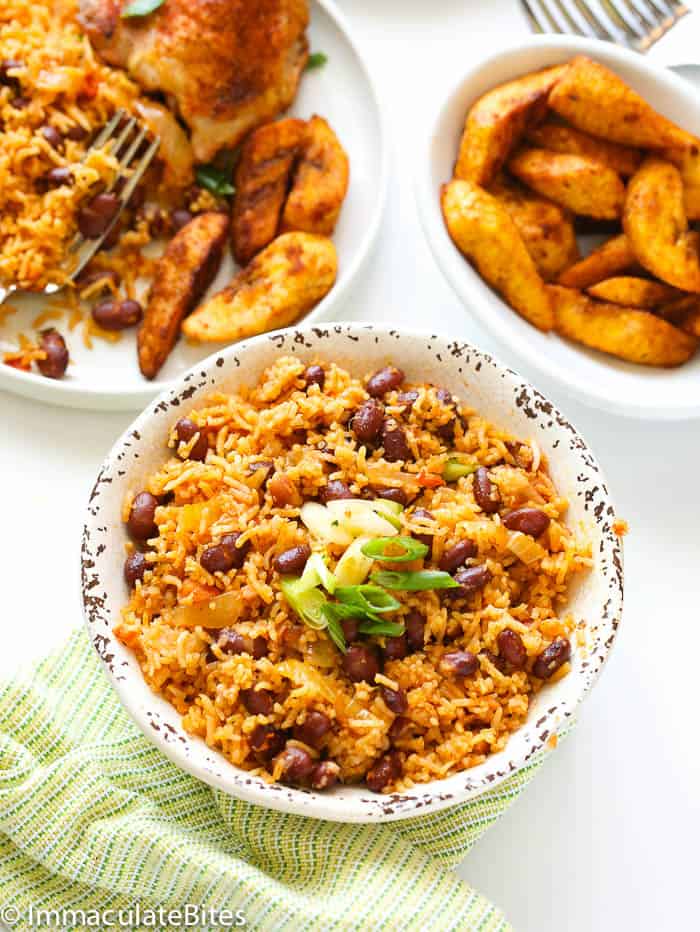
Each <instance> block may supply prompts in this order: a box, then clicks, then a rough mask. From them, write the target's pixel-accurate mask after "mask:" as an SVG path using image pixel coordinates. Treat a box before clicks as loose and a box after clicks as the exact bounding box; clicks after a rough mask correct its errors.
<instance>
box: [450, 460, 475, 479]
mask: <svg viewBox="0 0 700 932" xmlns="http://www.w3.org/2000/svg"><path fill="white" fill-rule="evenodd" d="M478 468H479V467H478V466H477V465H476V463H463V462H462V461H461V460H458V459H450V460H448V461H447V462H446V463H445V468H444V469H443V470H442V478H443V479H444V480H445V482H456V480H457V479H461V478H462V476H471V474H472V473H473V472H476V471H477V469H478Z"/></svg>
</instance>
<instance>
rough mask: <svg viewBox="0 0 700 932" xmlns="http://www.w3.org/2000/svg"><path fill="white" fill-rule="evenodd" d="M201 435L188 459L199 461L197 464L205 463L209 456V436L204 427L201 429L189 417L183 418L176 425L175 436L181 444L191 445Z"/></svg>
mask: <svg viewBox="0 0 700 932" xmlns="http://www.w3.org/2000/svg"><path fill="white" fill-rule="evenodd" d="M195 434H199V437H198V438H197V440H196V442H195V444H194V446H193V447H192V449H191V450H190V452H189V454H188V457H187V458H188V459H190V460H197V462H200V463H201V462H203V461H204V460H205V459H206V456H207V450H208V449H209V444H208V442H207V434H206V431H205V430H204V428H203V427H200V426H199V425H198V424H195V422H194V421H193V420H192V418H189V417H181V418H180V420H179V421H178V422H177V424H176V425H175V435H176V436H177V439H178V440H179V441H180V442H181V443H189V442H190V440H191V439H192V438H193V437H194V436H195Z"/></svg>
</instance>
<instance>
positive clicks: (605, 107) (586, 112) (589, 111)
mask: <svg viewBox="0 0 700 932" xmlns="http://www.w3.org/2000/svg"><path fill="white" fill-rule="evenodd" d="M549 106H550V108H551V109H552V110H554V111H555V112H556V113H558V114H559V116H562V117H564V119H566V120H568V121H569V123H572V124H573V125H574V126H575V127H576V128H577V129H580V130H583V131H584V132H586V133H591V134H592V135H593V136H599V137H601V138H602V139H608V140H610V141H611V142H618V143H620V144H622V145H625V146H638V147H640V148H649V149H664V148H666V147H680V148H681V149H685V148H686V147H687V146H688V145H690V144H692V141H693V137H692V136H691V135H690V133H686V132H685V131H684V130H682V129H680V128H679V127H678V126H676V125H675V124H674V123H672V122H671V121H670V120H667V119H666V117H663V116H661V114H660V113H657V112H656V110H654V108H653V107H651V106H650V105H649V104H648V103H647V102H646V100H644V99H643V98H642V97H640V96H639V94H637V93H636V91H633V90H632V88H631V87H630V86H629V85H628V84H626V83H625V82H624V81H623V80H622V78H620V77H619V76H618V75H616V74H615V72H614V71H611V70H610V69H609V68H606V67H605V65H601V64H600V62H596V61H593V60H592V59H590V58H587V57H586V56H585V55H577V56H576V58H574V59H573V60H572V61H571V63H570V65H569V69H568V70H567V72H566V74H564V75H563V76H562V78H561V80H560V81H558V82H557V84H555V86H554V87H553V88H552V92H551V94H550V95H549Z"/></svg>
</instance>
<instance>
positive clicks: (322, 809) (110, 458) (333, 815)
mask: <svg viewBox="0 0 700 932" xmlns="http://www.w3.org/2000/svg"><path fill="white" fill-rule="evenodd" d="M330 333H332V334H339V335H346V336H348V337H349V339H350V340H352V341H353V342H354V344H355V345H356V344H357V342H359V339H361V336H362V335H369V336H370V337H371V338H372V339H373V340H374V342H375V343H376V342H378V341H379V340H382V339H383V340H385V341H386V343H387V345H388V344H389V341H391V342H392V343H395V341H396V338H397V334H398V335H399V337H400V338H405V339H407V340H417V341H420V343H421V344H425V343H426V340H427V341H429V342H428V348H429V349H431V348H432V346H431V342H430V341H432V343H434V344H436V345H437V346H439V348H440V349H441V350H442V351H443V352H444V351H449V352H450V353H451V354H452V355H454V356H460V355H461V356H466V357H467V358H468V360H469V361H471V360H475V361H476V363H475V368H474V370H470V371H471V372H472V373H478V372H480V371H481V369H482V366H488V367H491V368H493V369H495V370H496V372H497V374H498V375H499V376H500V378H501V379H504V380H506V384H508V385H509V387H510V388H512V389H513V390H514V392H516V393H519V401H520V400H522V402H523V404H524V405H525V406H526V411H527V408H528V407H529V409H531V410H532V412H533V413H532V414H529V412H528V416H531V417H533V418H539V419H541V424H540V426H542V427H543V429H544V430H547V431H551V430H553V429H554V425H556V426H557V427H560V428H562V429H564V430H565V431H566V432H567V433H570V434H571V437H570V438H569V450H568V451H565V453H563V454H562V462H565V461H566V460H575V461H576V462H577V466H578V468H580V469H585V470H587V471H588V472H589V473H590V477H591V478H592V479H593V480H594V481H595V486H594V487H592V488H591V487H589V491H588V492H587V493H586V497H587V499H588V497H589V495H591V496H593V498H592V499H591V510H592V512H593V513H594V514H595V515H596V520H597V521H599V522H600V521H601V515H608V516H611V515H614V506H613V504H612V499H611V496H610V494H609V492H608V489H607V485H606V482H605V477H604V475H603V472H602V470H601V468H600V466H599V464H598V462H597V460H596V458H595V456H594V455H593V453H592V452H591V450H590V449H589V448H588V445H587V444H586V442H585V440H584V439H583V438H582V437H581V435H580V434H579V433H578V431H577V430H576V428H575V427H574V426H573V425H572V424H571V423H570V421H568V419H567V418H566V417H565V416H564V415H562V414H561V413H560V412H559V411H558V409H557V408H556V406H554V405H553V404H552V403H551V402H549V401H548V400H547V399H546V398H545V397H544V396H543V395H542V394H541V393H540V392H539V391H537V389H535V388H534V387H533V386H531V385H530V383H529V382H527V380H525V379H523V378H521V377H520V376H519V375H518V374H517V373H515V372H513V371H512V370H511V369H509V368H508V367H506V366H504V365H503V364H502V363H501V362H499V361H497V360H496V359H494V358H493V357H492V356H490V355H489V354H488V353H485V352H483V351H481V350H479V349H477V348H475V347H473V346H472V345H471V344H469V343H466V342H465V343H455V341H453V340H450V338H449V337H447V336H444V337H440V336H437V335H435V334H430V333H429V332H428V331H421V330H413V329H406V330H404V329H401V330H397V329H396V328H393V327H391V326H390V325H383V324H379V325H378V324H375V323H363V322H359V323H358V322H351V323H342V322H341V323H337V324H334V325H332V327H331V328H328V329H326V330H322V329H320V328H318V327H305V328H288V329H287V330H281V331H276V332H275V333H273V334H262V335H260V336H257V337H253V338H251V339H250V340H246V341H242V342H241V343H238V344H234V345H232V346H229V347H226V349H224V350H223V351H220V352H218V353H214V354H212V355H211V356H210V357H208V358H207V359H206V360H204V362H202V363H200V364H199V365H198V366H197V367H195V368H193V369H191V370H189V372H187V373H185V374H184V375H183V376H182V377H181V378H180V379H179V380H178V382H177V384H176V385H175V386H172V387H169V388H167V389H165V390H164V391H163V392H161V394H160V395H159V396H158V397H157V398H156V399H155V400H154V401H153V402H152V403H151V404H150V405H149V406H148V407H147V408H146V409H145V410H144V411H143V412H142V413H141V414H140V415H139V416H138V417H137V418H136V419H135V421H134V422H133V423H132V424H131V425H130V426H129V427H128V428H127V429H126V430H125V431H124V433H123V434H122V435H121V436H120V437H119V439H118V440H117V441H116V442H115V444H114V446H113V447H112V449H111V450H110V452H109V453H108V455H107V457H106V458H105V460H104V462H103V465H102V467H101V469H100V471H99V474H98V476H97V479H96V481H95V484H94V486H93V489H92V492H91V494H90V498H89V501H88V505H87V515H86V519H85V522H84V526H83V534H82V547H81V604H82V610H83V618H84V622H85V625H86V628H87V633H88V636H89V638H90V640H91V643H92V645H93V647H94V648H95V650H96V652H97V654H98V656H99V657H100V659H101V661H102V664H103V667H104V670H105V673H106V675H107V677H108V679H109V680H110V682H111V683H112V686H113V687H114V688H115V690H116V692H117V694H118V696H119V699H120V701H121V704H122V706H123V707H124V709H125V711H126V712H127V713H128V714H129V716H130V717H131V719H132V720H133V721H134V722H135V724H136V725H137V726H138V727H139V728H140V729H141V731H142V733H143V734H144V736H145V737H146V738H147V739H148V740H149V741H151V742H152V743H153V744H155V745H156V746H157V747H158V748H159V750H161V751H162V752H163V753H164V754H165V755H166V756H167V757H168V758H169V759H170V760H171V761H172V762H173V763H174V764H176V765H177V766H178V767H180V769H182V770H184V771H186V772H188V773H190V774H191V775H192V776H195V777H197V778H198V779H200V780H203V781H204V782H205V783H207V784H209V785H210V786H212V787H214V788H215V789H218V790H222V791H223V792H225V793H227V794H228V795H231V796H234V797H236V798H239V799H242V800H244V801H247V802H251V803H256V804H258V805H262V806H265V807H267V808H271V809H277V810H280V811H283V812H288V813H291V814H295V815H306V816H311V817H314V818H320V819H324V820H328V821H337V822H362V823H377V822H389V821H396V820H402V819H406V818H410V817H415V816H417V815H423V814H428V813H431V814H432V813H435V812H438V811H439V810H442V809H445V808H447V807H451V806H454V805H456V804H458V803H463V802H466V801H468V800H471V799H474V798H475V797H478V796H479V795H481V794H482V793H484V792H486V791H488V790H491V789H494V788H496V787H497V786H498V785H499V784H500V783H502V782H503V781H504V780H506V779H507V778H508V777H510V776H512V775H513V774H514V773H516V772H518V771H520V770H521V769H522V768H524V767H526V766H527V765H528V764H529V763H531V762H532V760H533V758H535V757H536V756H537V755H540V754H545V753H547V752H549V751H551V749H552V747H553V744H552V736H556V734H558V733H560V732H563V731H565V730H566V729H567V728H568V726H569V724H570V722H571V720H572V717H573V715H574V714H575V711H576V709H577V707H578V705H579V704H580V703H581V702H582V701H583V699H584V698H585V697H586V696H587V695H588V693H589V691H590V689H591V688H592V686H593V685H594V683H595V682H596V681H597V679H598V677H599V675H600V673H601V671H602V669H603V667H604V665H605V663H606V662H607V660H608V657H609V654H610V650H611V648H612V645H613V643H614V641H615V638H616V634H617V631H618V628H619V624H620V621H621V616H622V607H623V593H624V568H623V546H622V541H621V539H620V538H618V537H616V536H615V535H613V533H612V531H610V532H607V533H605V534H604V535H603V536H601V544H600V553H601V557H600V565H601V566H602V565H603V564H605V565H607V566H609V569H610V572H609V574H608V573H605V574H604V573H602V572H600V575H601V577H603V576H606V577H608V575H609V578H605V580H604V583H603V585H604V587H605V593H606V599H605V605H604V617H605V618H606V619H607V620H608V621H609V627H610V635H609V636H608V637H607V638H606V640H605V642H602V643H600V650H599V655H598V656H597V657H596V658H595V663H593V662H590V663H589V662H588V661H585V662H584V664H583V666H584V667H586V671H585V674H584V673H581V674H580V675H578V676H577V677H576V683H577V688H576V690H575V691H572V692H573V695H572V696H571V697H564V698H561V699H558V701H557V703H555V704H554V706H553V707H550V708H548V709H547V710H546V712H544V713H543V714H542V715H541V716H540V718H538V720H537V721H536V722H535V723H532V724H533V725H534V726H535V727H536V728H537V729H538V735H537V738H536V739H535V737H534V736H531V738H530V739H529V740H530V741H532V743H531V744H530V745H529V747H528V749H527V750H526V751H525V750H523V751H522V752H521V753H519V754H515V753H512V754H511V755H505V757H506V764H505V766H502V769H500V770H496V771H495V772H494V770H493V769H492V770H491V771H489V772H488V773H486V774H485V775H483V776H482V777H481V778H480V779H479V780H473V779H471V778H470V771H469V770H467V771H461V772H459V773H457V774H454V775H452V776H451V777H448V778H445V779H443V780H440V781H433V782H431V783H426V784H417V785H416V786H415V787H414V788H413V789H412V790H411V791H407V792H406V793H404V794H392V795H388V796H386V795H382V794H373V793H369V796H364V797H360V798H359V799H358V800H353V801H352V806H350V805H349V804H348V801H347V800H340V801H338V800H337V798H336V800H335V802H334V796H333V795H332V794H322V793H318V792H313V791H307V790H300V789H295V788H292V787H288V786H282V785H280V784H269V783H265V782H264V781H263V780H261V779H260V778H258V777H254V776H252V775H251V774H250V773H249V772H247V771H244V770H241V769H239V768H236V767H234V765H232V764H230V763H229V762H228V761H226V760H225V758H223V756H222V755H221V754H220V753H219V752H218V751H214V750H212V749H211V748H208V747H207V746H206V745H205V743H204V742H203V741H202V740H201V739H199V738H195V737H193V736H191V735H188V734H187V733H186V732H185V731H184V729H183V728H182V726H181V724H180V727H179V729H178V728H177V727H173V726H172V724H167V723H166V725H165V727H158V728H156V725H155V723H156V721H159V722H162V721H163V719H161V718H160V717H159V713H158V712H157V710H156V711H155V712H154V711H153V710H152V709H151V708H146V707H144V708H141V704H140V702H139V701H138V700H137V699H136V697H135V696H134V695H133V694H132V693H131V692H130V689H129V677H126V676H124V675H123V674H122V673H121V672H120V671H119V670H118V669H117V662H116V660H115V649H119V650H126V648H122V647H121V645H115V643H114V641H113V637H112V636H111V627H112V624H113V622H114V620H115V618H116V617H118V611H119V608H120V607H121V605H116V606H115V605H112V606H111V608H112V610H113V611H112V613H111V615H110V604H109V603H110V597H109V596H108V594H107V589H106V586H105V585H104V583H102V581H101V578H100V574H99V571H98V569H97V568H96V567H98V566H99V555H100V553H101V552H103V551H104V550H105V544H104V541H105V540H106V539H107V538H108V537H109V534H110V527H111V526H114V524H115V522H114V518H113V516H110V515H109V514H103V512H102V510H101V508H102V506H101V502H100V494H101V487H102V486H104V485H106V486H111V484H112V482H113V481H114V480H115V478H116V477H119V478H118V479H117V481H122V480H123V481H127V480H126V479H125V478H124V477H125V476H126V475H128V470H127V468H126V465H125V462H124V461H125V460H126V459H128V457H129V456H136V457H137V458H138V454H137V453H135V452H134V451H135V450H136V449H137V448H138V444H139V443H140V442H142V440H143V434H144V433H146V432H147V429H148V426H149V425H150V424H151V423H152V422H154V418H155V416H156V415H157V414H162V413H163V412H166V411H170V410H171V409H173V408H177V409H178V410H179V409H180V405H181V404H193V403H196V402H197V401H198V400H199V396H200V393H201V394H205V393H206V392H208V391H211V390H212V388H214V386H215V384H216V381H217V379H216V376H217V372H225V371H226V369H225V365H226V363H227V362H232V363H234V364H235V366H236V367H242V365H243V363H242V361H241V360H239V359H238V357H242V356H244V355H245V353H246V352H248V351H249V350H250V349H254V348H256V347H258V346H260V345H261V344H263V343H265V342H267V341H270V342H272V344H273V345H274V347H275V351H276V353H282V352H283V351H285V350H288V351H290V352H291V351H293V349H294V346H295V345H297V346H298V345H299V344H300V343H301V344H302V345H303V344H304V340H305V337H306V336H310V335H312V334H313V335H315V336H316V337H319V338H320V337H322V336H328V335H329V334H330ZM281 339H284V340H289V344H288V346H285V345H284V344H283V343H282V342H280V340H281ZM435 353H436V355H437V350H436V351H435ZM438 358H439V357H438ZM460 371H461V370H460ZM535 412H536V413H535ZM159 423H160V422H159ZM561 446H562V448H564V445H563V444H562V445H561ZM557 448H558V449H559V445H557ZM594 503H595V507H593V504H594ZM587 507H588V506H587ZM610 520H612V519H610ZM100 537H102V540H101V541H100V542H99V543H98V541H99V540H100ZM601 602H602V599H601ZM138 672H139V673H140V672H141V671H140V668H138ZM149 698H151V696H150V694H149ZM152 699H153V703H154V707H155V704H156V703H157V702H158V701H160V702H165V700H163V699H162V698H161V697H159V696H157V695H156V694H153V695H152ZM170 708H172V707H170ZM175 714H176V715H177V721H178V723H179V722H180V716H179V714H177V713H175ZM523 727H525V726H523ZM191 747H194V749H195V751H196V753H193V754H190V753H189V748H191ZM501 753H504V752H501ZM501 764H503V762H501ZM482 766H483V765H482Z"/></svg>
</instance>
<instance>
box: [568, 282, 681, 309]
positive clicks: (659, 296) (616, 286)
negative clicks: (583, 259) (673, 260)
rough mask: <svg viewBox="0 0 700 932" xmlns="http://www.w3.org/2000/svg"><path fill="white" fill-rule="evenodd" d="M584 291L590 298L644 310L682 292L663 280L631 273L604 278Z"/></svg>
mask: <svg viewBox="0 0 700 932" xmlns="http://www.w3.org/2000/svg"><path fill="white" fill-rule="evenodd" d="M586 291H587V292H588V294H589V295H590V296H591V297H592V298H596V299H597V300H599V301H608V302H609V303H610V304H620V305H622V306H623V307H637V308H642V309H644V310H651V309H652V308H657V307H661V306H662V305H664V304H666V303H668V302H669V301H674V300H675V299H676V298H679V297H681V296H682V292H680V291H678V289H677V288H672V287H671V286H670V285H665V284H664V283H663V282H653V281H650V280H649V279H648V278H636V277H635V276H633V275H620V276H617V277H615V278H606V279H604V280H603V281H602V282H598V283H597V284H595V285H591V286H590V288H587V289H586Z"/></svg>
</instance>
